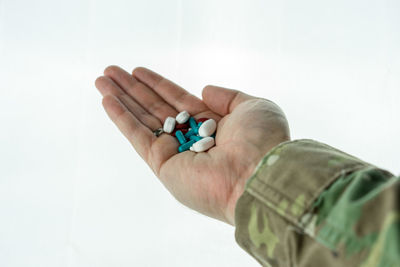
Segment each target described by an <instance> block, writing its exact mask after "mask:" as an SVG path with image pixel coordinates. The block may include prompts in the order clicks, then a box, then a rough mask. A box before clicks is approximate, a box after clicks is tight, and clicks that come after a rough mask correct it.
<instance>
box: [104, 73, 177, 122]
mask: <svg viewBox="0 0 400 267" xmlns="http://www.w3.org/2000/svg"><path fill="white" fill-rule="evenodd" d="M104 74H105V75H106V76H108V77H110V78H111V79H112V80H114V82H115V83H116V84H117V85H119V86H120V88H121V89H123V90H124V91H125V92H126V93H127V94H128V95H130V96H131V97H132V98H133V99H135V100H136V101H137V102H138V103H140V105H141V106H142V107H144V108H145V109H146V110H147V111H148V112H149V113H150V114H152V115H154V116H155V117H157V118H158V119H159V120H160V121H162V122H164V120H165V119H166V118H167V117H168V116H171V117H175V116H176V114H177V111H176V110H175V109H174V108H173V107H172V106H171V105H169V104H168V103H167V102H165V101H164V100H163V99H162V98H161V97H160V96H159V95H157V94H156V93H155V92H154V91H153V90H152V89H150V88H149V87H147V86H146V85H145V84H143V83H141V82H139V81H137V80H136V79H135V78H134V77H133V76H132V75H130V74H129V73H128V72H126V71H125V70H123V69H121V68H120V67H118V66H109V67H107V68H106V69H105V70H104Z"/></svg>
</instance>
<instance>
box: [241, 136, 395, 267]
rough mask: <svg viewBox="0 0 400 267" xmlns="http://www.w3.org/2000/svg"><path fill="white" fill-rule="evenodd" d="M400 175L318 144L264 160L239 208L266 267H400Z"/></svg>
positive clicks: (244, 235)
mask: <svg viewBox="0 0 400 267" xmlns="http://www.w3.org/2000/svg"><path fill="white" fill-rule="evenodd" d="M399 180H400V178H399V177H395V176H393V175H392V174H390V173H389V172H387V171H384V170H381V169H379V168H377V167H375V166H372V165H370V164H368V163H366V162H363V161H361V160H360V159H357V158H355V157H353V156H350V155H348V154H346V153H344V152H341V151H339V150H337V149H334V148H332V147H330V146H327V145H325V144H322V143H319V142H316V141H313V140H297V141H291V142H285V143H282V144H281V145H279V146H277V147H275V148H274V149H273V150H271V151H270V152H269V153H268V154H267V155H266V156H265V157H264V158H263V159H262V160H261V162H260V164H259V165H258V167H257V168H256V170H255V172H254V174H253V175H252V177H251V178H250V179H249V180H248V181H247V183H246V187H245V191H244V193H243V195H242V196H241V197H240V198H239V200H238V202H237V205H236V210H235V223H236V233H235V237H236V241H237V242H238V243H239V245H240V246H241V247H242V248H243V249H245V250H246V251H247V252H248V253H249V254H250V255H252V256H253V257H254V258H255V259H256V260H257V261H258V262H259V263H261V264H262V265H263V266H299V267H302V266H307V267H309V266H318V267H321V266H323V267H329V266H346V267H347V266H362V267H366V266H374V267H375V266H378V267H383V266H384V267H388V266H400V201H399V200H400V199H399V198H400V197H399V196H400V195H399V193H400V182H399Z"/></svg>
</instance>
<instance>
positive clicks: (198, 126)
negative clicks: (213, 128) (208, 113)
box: [194, 122, 203, 134]
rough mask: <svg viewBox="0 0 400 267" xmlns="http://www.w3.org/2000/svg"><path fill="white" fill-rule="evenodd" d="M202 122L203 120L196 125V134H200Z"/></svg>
mask: <svg viewBox="0 0 400 267" xmlns="http://www.w3.org/2000/svg"><path fill="white" fill-rule="evenodd" d="M202 124H203V123H202V122H199V124H197V125H196V128H194V133H195V134H199V128H200V126H201V125H202Z"/></svg>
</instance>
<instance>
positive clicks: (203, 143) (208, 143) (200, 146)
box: [192, 136, 215, 152]
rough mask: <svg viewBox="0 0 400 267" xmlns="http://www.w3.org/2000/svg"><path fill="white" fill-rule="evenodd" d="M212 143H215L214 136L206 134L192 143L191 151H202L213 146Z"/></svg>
mask: <svg viewBox="0 0 400 267" xmlns="http://www.w3.org/2000/svg"><path fill="white" fill-rule="evenodd" d="M214 144H215V141H214V138H212V137H210V136H208V137H204V138H203V139H201V140H200V141H197V142H196V143H194V144H193V146H192V147H193V151H195V152H203V151H206V150H207V149H209V148H210V147H212V146H214Z"/></svg>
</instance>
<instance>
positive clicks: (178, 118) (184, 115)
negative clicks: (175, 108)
mask: <svg viewBox="0 0 400 267" xmlns="http://www.w3.org/2000/svg"><path fill="white" fill-rule="evenodd" d="M189 118H190V114H189V112H187V111H186V110H184V111H182V112H181V113H179V114H178V115H176V118H175V119H176V121H177V122H178V123H179V124H182V123H185V122H187V121H188V119H189Z"/></svg>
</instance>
